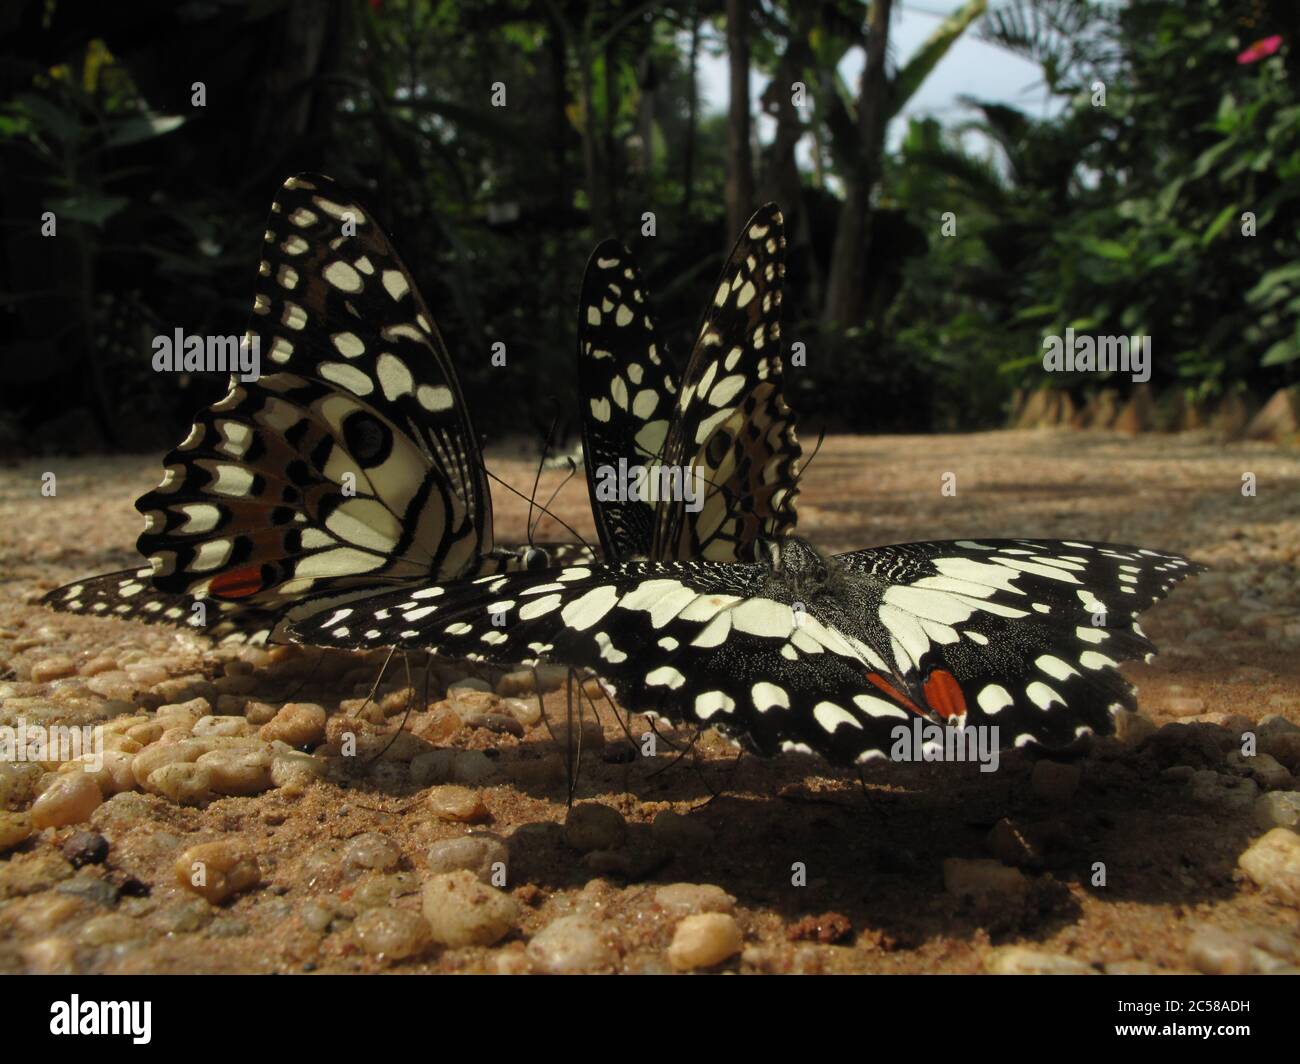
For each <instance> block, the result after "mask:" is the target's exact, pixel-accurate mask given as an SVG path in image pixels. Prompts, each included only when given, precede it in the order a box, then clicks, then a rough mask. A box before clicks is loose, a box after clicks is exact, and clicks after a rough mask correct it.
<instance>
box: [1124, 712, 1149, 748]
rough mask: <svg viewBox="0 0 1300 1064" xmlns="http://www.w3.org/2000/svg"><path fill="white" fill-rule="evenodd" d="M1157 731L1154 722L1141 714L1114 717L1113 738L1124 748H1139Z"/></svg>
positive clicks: (1126, 713)
mask: <svg viewBox="0 0 1300 1064" xmlns="http://www.w3.org/2000/svg"><path fill="white" fill-rule="evenodd" d="M1157 731H1159V728H1158V727H1157V725H1156V723H1155V721H1153V720H1152V719H1151V718H1150V717H1147V716H1144V715H1143V714H1141V713H1129V712H1124V713H1117V714H1116V715H1115V738H1116V740H1118V741H1119V742H1120V743H1122V744H1123V745H1124V746H1128V747H1139V746H1141V745H1142V744H1143V743H1144V742H1146V741H1147V740H1148V739H1150V738H1151V736H1153V735H1154V734H1155V733H1156V732H1157Z"/></svg>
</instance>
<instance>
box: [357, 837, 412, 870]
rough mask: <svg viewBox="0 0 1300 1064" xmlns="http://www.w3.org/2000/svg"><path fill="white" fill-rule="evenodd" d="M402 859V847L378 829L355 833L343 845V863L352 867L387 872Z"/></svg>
mask: <svg viewBox="0 0 1300 1064" xmlns="http://www.w3.org/2000/svg"><path fill="white" fill-rule="evenodd" d="M401 860H402V848H401V847H400V846H398V845H397V843H395V842H393V840H392V839H390V838H388V837H387V836H386V835H381V834H379V832H377V831H367V832H365V833H364V834H361V835H354V836H353V837H352V838H350V839H348V841H347V843H346V844H345V845H344V847H343V863H344V864H345V865H348V866H349V867H351V868H373V869H376V870H377V871H380V872H387V871H390V870H391V869H394V868H396V867H397V866H398V864H399V863H400V862H401Z"/></svg>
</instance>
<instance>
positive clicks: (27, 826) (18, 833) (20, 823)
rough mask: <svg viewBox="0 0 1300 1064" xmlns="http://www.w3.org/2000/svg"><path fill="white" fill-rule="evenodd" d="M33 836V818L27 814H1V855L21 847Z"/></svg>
mask: <svg viewBox="0 0 1300 1064" xmlns="http://www.w3.org/2000/svg"><path fill="white" fill-rule="evenodd" d="M31 834H32V818H31V817H30V816H28V815H27V814H26V813H5V812H0V853H7V852H8V851H9V850H12V849H13V848H14V847H15V846H21V845H22V844H23V843H24V842H26V841H27V839H28V838H29V837H30V836H31Z"/></svg>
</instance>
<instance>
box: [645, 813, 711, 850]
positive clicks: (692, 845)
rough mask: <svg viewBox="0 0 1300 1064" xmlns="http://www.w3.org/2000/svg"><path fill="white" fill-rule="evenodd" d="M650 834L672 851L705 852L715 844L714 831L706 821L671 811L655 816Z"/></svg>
mask: <svg viewBox="0 0 1300 1064" xmlns="http://www.w3.org/2000/svg"><path fill="white" fill-rule="evenodd" d="M650 832H651V834H652V835H653V836H654V839H655V841H656V842H657V843H659V845H661V846H666V847H668V849H670V850H703V849H706V848H707V847H708V846H710V845H711V844H712V842H713V829H712V828H710V827H709V826H708V825H707V824H706V823H704V821H702V820H701V819H699V818H698V817H693V816H684V815H683V814H681V813H675V812H673V811H672V810H671V809H663V810H661V811H660V812H658V813H656V814H655V818H654V821H653V822H652V823H651V825H650Z"/></svg>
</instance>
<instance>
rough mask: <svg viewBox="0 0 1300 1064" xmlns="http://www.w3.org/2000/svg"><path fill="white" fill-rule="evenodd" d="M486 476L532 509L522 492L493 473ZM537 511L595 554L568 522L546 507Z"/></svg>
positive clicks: (530, 503)
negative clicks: (526, 502)
mask: <svg viewBox="0 0 1300 1064" xmlns="http://www.w3.org/2000/svg"><path fill="white" fill-rule="evenodd" d="M488 476H489V477H491V478H492V479H493V480H495V481H496V482H497V483H498V484H500V485H501V486H502V487H503V488H505V489H506V491H508V492H510V493H511V494H512V495H518V496H519V498H521V499H526V500H527V501H528V505H529V506H530V507H532V506H534V505H535V503H534V502H533V500H532V499H529V498H528V496H527V495H525V494H524V493H523V492H522V491H520V490H519V489H518V488H516V487H514V485H512V484H507V483H506V482H505V481H504V480H502V479H501V478H500V477H499V476H497V475H496V474H495V473H493V472H492V471H491V470H488ZM539 509H540V510H541V511H542V513H544V514H546V516H547V517H549V518H550V519H551V520H552V521H554V522H555V523H556V524H558V525H559V526H560V527H561V528H563V529H564V530H565V531H566V532H568V533H569V535H571V536H572V537H573V538H574V539H576V540H577V541H578V542H579V543H581V544H582V545H583V546H584V547H586V548H587V549H588V550H589V551H591V552H592V553H593V554H595V553H596V549H595V548H594V547H593V546H592V545H591V544H590V543H588V542H587V541H586V540H585V539H583V538H582V536H581V535H580V534H579V533H578V530H577V529H576V528H574V527H573V526H572V525H571V524H569V522H568V521H566V520H564V518H562V517H560V516H559V515H557V514H555V513H552V512H551V511H550V510H548V509H547V508H546V507H544V506H543V507H539Z"/></svg>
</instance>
